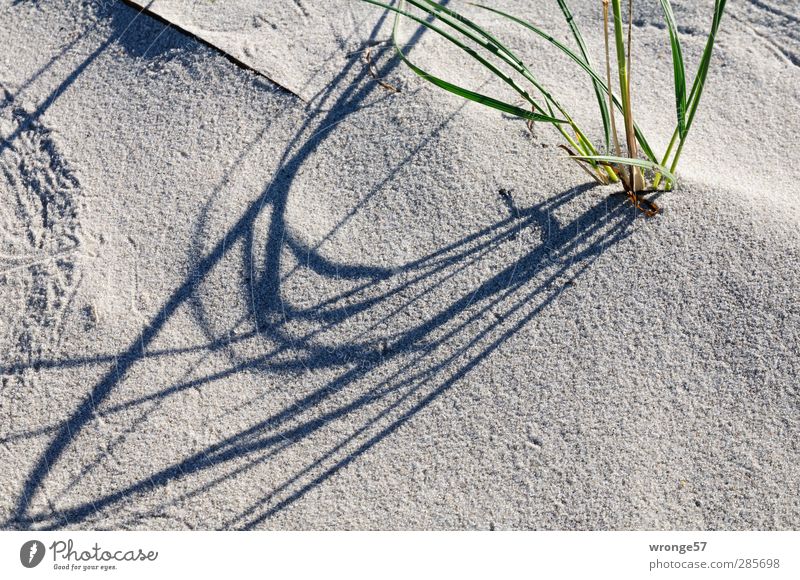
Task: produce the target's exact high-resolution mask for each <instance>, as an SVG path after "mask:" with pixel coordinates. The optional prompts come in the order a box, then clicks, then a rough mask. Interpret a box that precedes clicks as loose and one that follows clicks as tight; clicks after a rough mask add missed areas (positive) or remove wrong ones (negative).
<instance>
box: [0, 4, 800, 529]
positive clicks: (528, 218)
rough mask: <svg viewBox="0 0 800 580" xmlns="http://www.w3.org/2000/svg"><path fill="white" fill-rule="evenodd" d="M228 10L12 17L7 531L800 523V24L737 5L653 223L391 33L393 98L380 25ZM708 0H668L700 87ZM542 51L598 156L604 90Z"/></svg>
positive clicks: (6, 203)
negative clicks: (441, 81) (436, 78)
mask: <svg viewBox="0 0 800 580" xmlns="http://www.w3.org/2000/svg"><path fill="white" fill-rule="evenodd" d="M216 4H220V7H219V10H210V9H209V8H207V7H202V6H201V7H198V8H196V9H193V8H192V7H193V6H195V5H198V6H199V5H200V3H195V2H192V3H188V2H175V1H171V0H170V1H163V2H162V1H160V0H157V1H156V2H155V3H153V6H151V9H153V10H156V11H160V12H159V13H160V14H161V15H162V16H163V17H164V18H172V19H173V20H174V21H175V24H174V25H170V24H164V23H163V22H161V21H159V20H155V19H153V18H151V17H149V16H147V15H144V14H141V15H139V14H138V13H137V11H136V10H135V9H134V8H132V7H131V6H129V5H126V4H123V3H120V2H112V1H105V2H102V1H101V2H73V1H67V0H53V1H50V2H36V1H33V0H31V1H10V0H0V23H2V24H0V45H2V46H5V47H11V50H5V51H3V53H2V56H1V57H0V85H1V86H0V99H2V104H1V105H0V135H2V139H3V140H2V141H0V169H2V180H1V181H0V200H1V202H0V352H2V354H1V355H0V389H1V390H0V455H1V456H2V464H3V466H4V468H3V469H2V470H0V525H2V527H3V528H4V529H19V528H35V529H40V528H47V529H50V528H59V529H60V528H65V529H96V528H102V529H119V530H122V529H570V530H571V529H603V530H607V529H610V530H621V529H708V530H716V529H725V530H737V529H797V527H798V526H799V525H800V494H799V493H798V492H799V491H800V448H799V446H800V443H798V441H800V437H799V435H800V413H798V403H799V402H800V390H799V389H798V379H797V377H798V374H799V373H800V357H799V355H800V352H799V351H800V306H799V305H798V282H800V268H798V265H800V230H799V229H798V223H799V222H800V203H798V196H797V193H796V188H797V183H798V178H800V170H799V169H798V166H799V165H800V164H799V163H798V162H799V161H800V154H798V152H797V148H796V147H795V146H794V144H793V143H794V139H793V136H794V135H795V134H797V132H798V130H800V117H798V115H796V114H795V110H796V109H797V107H798V105H799V104H800V38H799V37H798V33H797V30H798V26H797V24H798V20H799V19H800V16H798V14H797V10H796V8H795V7H793V3H792V2H791V1H788V0H787V1H784V2H779V1H778V0H757V1H756V0H752V1H748V2H737V3H730V8H729V12H728V13H727V14H726V17H725V20H724V21H723V25H722V29H721V31H720V38H719V45H718V47H717V50H716V51H715V55H714V59H713V62H712V68H711V73H710V75H709V80H708V84H707V87H706V91H705V93H704V100H703V103H702V104H701V107H700V112H699V113H698V119H697V121H696V124H695V126H694V127H693V129H692V135H691V137H690V141H689V144H688V145H687V147H686V149H685V151H684V155H683V158H682V162H681V166H680V169H679V171H680V178H681V180H680V184H679V188H678V190H677V191H674V192H670V193H666V194H663V195H660V196H659V197H658V203H659V204H660V205H661V206H662V207H663V209H664V211H663V213H662V214H661V215H659V216H657V217H656V218H652V219H646V218H645V217H644V216H643V215H642V214H640V213H637V212H636V211H634V210H633V209H632V208H631V206H630V204H629V203H627V202H626V201H625V199H624V196H621V195H618V194H616V193H615V192H616V191H617V190H616V189H615V188H614V187H599V186H592V185H591V184H590V183H588V182H587V178H586V175H585V174H584V173H582V172H580V171H579V170H577V168H576V167H575V166H574V165H573V164H572V163H571V162H569V161H568V160H565V159H564V154H563V152H562V151H561V150H560V149H558V148H557V147H556V145H557V144H558V143H559V142H560V141H559V139H558V135H557V133H556V132H555V131H553V130H552V129H551V128H548V127H545V126H540V125H537V126H536V127H535V130H534V134H533V135H531V134H530V133H529V132H528V130H527V128H526V127H525V124H524V123H523V122H520V121H518V120H514V119H511V118H507V117H506V116H504V115H502V114H500V113H497V112H494V111H489V110H487V109H484V108H481V107H480V106H478V105H475V104H465V103H464V102H462V101H461V100H459V99H458V98H456V97H454V96H451V95H448V94H445V93H443V92H442V91H440V90H438V89H436V88H435V87H432V86H431V85H429V84H427V83H425V82H424V81H423V80H421V79H419V78H418V77H415V76H414V75H413V74H412V73H411V72H410V71H409V70H408V69H407V68H405V67H403V66H402V65H401V64H400V63H399V62H398V60H397V59H396V58H395V57H394V56H393V53H392V50H391V49H390V47H389V46H387V45H386V44H385V43H383V44H377V45H376V46H374V47H373V48H372V50H371V52H370V56H371V58H372V60H373V62H374V64H375V66H376V70H377V72H378V75H379V76H380V78H381V79H382V80H383V81H384V82H387V83H390V84H391V85H393V86H396V87H397V88H399V89H400V91H401V92H399V93H393V92H390V91H388V90H386V89H385V88H384V87H383V86H381V84H379V83H378V82H377V80H376V79H375V78H373V76H372V75H371V74H370V73H369V69H368V67H367V65H366V63H365V62H364V61H363V58H362V56H363V50H364V48H365V47H367V46H370V45H372V44H374V43H376V42H379V41H385V40H387V39H388V38H389V36H388V35H389V29H388V26H387V21H386V20H385V19H384V20H382V15H381V12H380V11H379V10H377V9H375V10H371V9H370V10H366V9H365V8H364V7H363V6H360V5H357V3H355V2H342V3H341V4H342V5H344V6H346V8H342V9H340V10H338V11H337V10H335V8H336V7H335V6H334V9H328V10H329V12H330V13H331V16H330V18H325V16H326V11H325V10H323V8H326V7H329V6H331V5H333V4H336V3H334V2H328V1H326V2H320V3H313V5H312V3H311V2H296V3H295V4H296V5H297V6H298V10H300V12H299V13H298V12H297V11H296V10H294V8H291V10H290V9H286V10H285V11H282V10H279V9H278V8H277V7H267V8H264V7H263V6H261V5H262V4H264V3H255V2H244V1H237V2H228V3H215V7H216ZM267 4H268V5H269V6H272V4H271V3H267ZM285 4H287V5H290V4H292V3H289V2H287V3H285ZM527 4H528V3H525V2H518V1H507V2H503V6H505V7H508V9H509V10H514V9H516V10H517V11H519V12H520V13H524V14H526V15H528V16H530V17H531V18H532V19H536V20H537V21H538V22H541V23H542V24H543V25H546V26H547V27H548V28H549V29H552V30H554V31H555V32H556V33H557V34H558V35H559V36H560V37H561V38H565V39H566V38H567V30H566V27H565V25H564V24H563V22H561V21H560V15H559V13H558V10H557V8H556V6H555V3H553V6H541V7H538V8H530V7H527ZM573 4H575V6H574V11H575V13H576V16H577V17H578V18H579V19H580V21H581V24H582V25H583V26H584V27H585V35H586V37H587V44H588V45H589V47H590V50H591V51H592V53H593V54H595V55H599V54H600V50H601V47H602V37H601V36H600V35H599V34H598V33H597V31H598V30H599V28H598V26H597V25H598V23H599V22H601V21H600V19H599V16H600V15H599V11H598V10H597V6H596V4H597V3H594V2H573ZM638 4H639V5H638V7H637V12H636V17H635V20H634V22H635V24H636V27H635V29H634V34H635V37H634V38H635V42H636V49H637V50H638V55H639V58H640V59H641V61H638V60H637V62H641V64H639V65H638V66H637V67H636V70H638V71H639V72H640V73H641V74H642V75H645V74H646V73H647V74H652V75H653V77H645V76H639V77H637V79H636V81H635V84H634V99H635V100H634V106H635V108H636V111H637V115H638V116H639V119H640V123H641V124H642V126H643V128H644V129H645V130H646V131H647V134H648V136H649V137H650V140H651V142H652V145H653V147H654V148H655V149H656V150H657V151H662V150H663V148H664V146H665V144H666V141H667V140H668V137H669V132H670V131H671V128H672V126H673V122H674V121H673V117H674V109H673V108H672V105H671V103H672V94H671V89H670V77H669V72H670V69H671V64H670V61H669V55H668V48H667V47H668V45H667V38H666V31H665V30H664V29H663V27H661V28H659V27H660V26H661V25H660V24H659V13H658V6H657V3H656V2H649V3H643V2H641V3H638ZM711 4H712V3H711V2H709V1H708V0H703V1H702V2H692V3H689V2H685V3H684V2H680V3H679V2H675V10H676V16H677V18H678V21H679V22H680V23H681V26H682V28H681V34H682V37H681V40H682V41H683V43H684V50H685V52H686V54H687V58H689V60H690V62H692V63H696V59H697V58H698V57H699V54H700V51H701V50H702V46H703V42H704V38H703V35H704V32H705V31H706V30H707V27H708V24H709V20H710V10H709V7H710V5H711ZM303 7H304V8H303ZM326 9H327V8H326ZM303 10H305V11H306V12H307V14H305V15H304V14H303ZM526 11H527V12H526ZM259 15H260V16H263V20H265V21H268V22H272V23H273V24H275V25H276V28H272V26H271V25H267V24H265V23H264V22H262V23H261V24H256V22H257V21H258V22H260V20H259V18H258V17H259ZM278 17H280V18H282V19H281V20H279V21H276V18H278ZM483 18H484V21H486V22H490V23H492V25H493V26H494V28H495V29H496V30H497V31H499V32H500V33H502V34H504V35H505V36H504V37H508V38H509V39H510V40H509V42H511V43H513V45H514V46H515V47H519V50H520V51H521V52H526V53H527V54H531V55H539V54H540V51H541V50H543V45H541V43H538V42H535V41H533V40H531V39H530V37H529V36H528V35H526V34H525V33H524V31H521V30H518V29H516V28H512V27H509V26H508V25H506V24H505V23H503V22H502V21H500V20H498V19H496V18H494V17H488V16H485V15H484V16H483ZM298 21H302V22H304V25H303V27H302V28H301V29H298V28H296V27H295V24H296V23H297V22H298ZM198 23H199V24H198ZM178 27H180V28H182V29H185V30H188V31H190V32H192V33H193V34H195V35H197V37H198V38H200V39H203V40H205V41H208V42H211V43H215V44H218V45H222V44H224V45H225V46H224V47H222V50H223V51H227V52H228V53H229V54H230V55H232V56H234V57H235V58H236V59H240V60H243V61H245V58H246V59H247V60H246V61H245V63H246V64H247V65H248V66H250V67H252V68H253V69H254V70H253V71H251V70H244V69H243V68H242V67H240V66H237V65H236V64H235V63H233V62H231V60H230V58H228V57H226V55H225V54H223V52H222V51H220V50H217V49H215V48H213V47H210V46H208V45H207V44H204V43H203V42H200V41H199V40H197V39H196V38H193V37H192V36H189V35H187V34H185V33H183V32H181V31H180V30H178V29H177V28H178ZM265 29H267V30H265ZM270 30H271V31H272V32H270ZM404 34H405V38H406V39H407V40H408V41H410V42H412V47H411V54H412V55H413V56H414V58H415V59H416V60H417V62H419V63H421V64H422V63H424V64H425V65H426V66H431V67H438V68H436V70H437V71H438V72H440V73H442V74H443V75H445V74H450V75H451V77H450V78H459V79H461V80H462V81H463V82H464V83H472V84H473V86H482V87H483V89H484V90H487V91H491V90H497V91H500V94H502V89H501V88H500V87H498V86H497V85H496V84H494V83H493V82H491V81H489V79H487V77H486V76H485V74H484V73H483V72H482V71H481V70H478V69H476V68H475V67H473V66H471V65H469V64H467V63H464V62H461V61H458V60H457V59H455V57H453V58H452V59H451V56H452V55H451V53H449V52H447V50H446V49H444V48H443V47H442V46H441V44H440V43H438V42H435V39H434V38H433V37H432V36H431V35H430V34H416V33H415V31H414V29H413V28H412V27H410V26H406V27H405V28H404ZM280 42H283V44H278V43H280ZM237 47H238V48H237ZM265 47H266V48H265ZM245 49H247V50H248V51H249V52H250V55H249V56H248V55H247V54H246V53H245ZM237 50H241V52H240V53H238V52H237ZM358 51H361V52H358ZM353 53H355V54H353ZM276 55H277V57H276ZM243 57H245V58H243ZM531 58H533V57H531ZM437 59H439V62H436V60H437ZM536 60H537V66H538V68H537V71H539V72H540V74H541V76H542V78H543V80H545V81H546V82H547V83H548V86H552V87H558V89H559V95H561V96H562V97H563V100H564V101H565V102H566V103H568V104H569V105H570V106H571V109H572V110H574V111H575V115H576V116H577V117H579V118H580V119H582V120H585V123H586V124H587V126H589V127H590V128H591V131H592V132H593V134H594V135H596V134H597V131H598V129H599V128H598V127H597V126H596V125H595V124H593V123H594V122H595V117H596V114H595V110H594V107H595V103H594V102H593V95H592V93H591V87H590V86H587V83H586V81H585V78H583V77H582V76H580V75H578V74H575V73H574V71H573V68H571V67H570V65H569V63H567V62H565V61H562V60H558V59H556V60H552V61H551V60H549V59H541V60H539V59H538V58H537V59H536ZM645 63H647V65H645ZM315 64H316V65H317V66H316V67H315ZM453 75H455V76H453ZM267 77H269V78H272V79H273V80H274V81H275V83H273V82H271V81H270V80H268V78H267ZM652 78H656V79H660V80H657V81H653V80H652ZM487 81H488V82H487ZM279 85H280V86H279ZM282 87H283V88H282ZM501 190H502V191H504V192H506V193H504V194H501V193H500V192H501Z"/></svg>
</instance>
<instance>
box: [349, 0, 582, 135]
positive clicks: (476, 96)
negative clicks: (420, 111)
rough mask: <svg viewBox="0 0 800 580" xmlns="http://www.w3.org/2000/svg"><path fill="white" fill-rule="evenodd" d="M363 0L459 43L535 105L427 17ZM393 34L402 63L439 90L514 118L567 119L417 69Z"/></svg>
mask: <svg viewBox="0 0 800 580" xmlns="http://www.w3.org/2000/svg"><path fill="white" fill-rule="evenodd" d="M362 1H364V2H367V3H368V4H373V5H375V6H380V7H381V8H385V9H386V10H390V11H392V12H394V13H396V14H397V15H402V16H404V17H406V18H409V19H410V20H413V21H414V22H417V23H418V24H420V25H422V26H424V27H425V28H427V29H429V30H431V31H433V32H435V33H436V34H439V35H440V36H442V37H443V38H445V39H447V40H449V41H450V42H451V43H453V44H455V45H456V46H458V47H459V48H461V49H462V50H464V51H465V52H466V53H467V54H469V55H470V56H472V57H473V58H474V59H476V60H477V61H478V62H480V63H481V64H482V65H484V66H485V67H486V68H488V69H489V70H490V71H492V72H493V73H494V74H496V75H497V76H498V77H500V78H501V79H502V80H503V81H504V82H506V83H507V84H509V85H510V86H511V87H512V88H513V89H514V90H516V91H517V92H518V93H519V94H520V95H521V96H522V97H523V98H525V99H526V100H527V101H528V102H530V103H532V104H535V101H534V100H533V99H532V97H531V96H530V95H529V94H528V93H527V92H526V91H524V90H523V89H521V88H519V87H518V86H517V84H516V83H515V82H514V81H513V79H511V77H509V76H508V75H506V74H505V73H503V72H502V71H500V70H499V69H497V67H495V66H494V65H493V64H492V63H490V62H489V61H487V60H486V59H484V58H483V57H482V56H480V55H479V54H478V53H477V52H476V51H475V50H473V49H472V48H470V47H468V46H467V45H465V44H464V43H463V42H461V41H459V40H458V39H456V38H455V37H453V36H452V35H450V34H448V33H447V32H445V31H444V30H442V29H441V28H439V27H438V26H436V25H434V24H432V23H430V22H427V21H426V20H424V19H422V18H419V17H418V16H416V15H414V14H411V13H409V12H406V11H404V10H401V9H400V8H397V7H394V6H391V5H389V4H384V3H383V2H378V1H376V0H362ZM396 26H397V20H395V31H396ZM394 36H395V49H396V50H397V53H398V55H399V56H400V58H401V59H402V60H403V62H404V63H405V64H406V65H407V66H408V67H409V68H410V69H411V70H412V71H414V72H415V73H416V74H417V75H419V76H420V77H422V78H423V79H425V80H427V81H429V82H431V83H433V84H434V85H436V86H438V87H440V88H442V89H444V90H446V91H448V92H450V93H453V94H455V95H458V96H460V97H462V98H465V99H468V100H470V101H474V102H476V103H480V104H482V105H485V106H487V107H491V108H493V109H497V110H498V111H502V112H504V113H509V114H511V115H514V116H517V117H520V118H523V119H530V120H533V121H544V122H548V123H553V124H556V125H557V124H559V123H566V122H567V121H565V120H563V119H557V118H555V117H552V116H549V115H544V114H539V113H534V112H531V111H527V110H525V109H522V108H520V107H516V106H514V105H512V104H510V103H506V102H504V101H500V100H499V99H495V98H493V97H490V96H488V95H484V94H481V93H478V92H476V91H471V90H469V89H466V88H464V87H460V86H458V85H455V84H453V83H450V82H448V81H445V80H444V79H441V78H439V77H436V76H434V75H432V74H430V73H428V72H426V71H425V70H423V69H421V68H419V67H418V66H416V65H415V64H414V63H412V62H411V61H410V60H409V59H408V58H407V57H406V55H405V54H404V53H403V51H402V50H401V49H400V45H399V44H398V43H397V39H396V35H394Z"/></svg>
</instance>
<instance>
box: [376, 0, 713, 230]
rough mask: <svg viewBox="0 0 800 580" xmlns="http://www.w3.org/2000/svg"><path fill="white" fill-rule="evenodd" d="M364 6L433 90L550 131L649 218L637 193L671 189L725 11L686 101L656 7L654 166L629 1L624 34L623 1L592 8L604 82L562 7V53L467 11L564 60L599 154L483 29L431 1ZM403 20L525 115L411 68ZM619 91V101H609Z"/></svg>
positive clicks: (519, 21)
mask: <svg viewBox="0 0 800 580" xmlns="http://www.w3.org/2000/svg"><path fill="white" fill-rule="evenodd" d="M362 1H363V2H367V3H368V4H373V5H376V6H380V7H382V8H385V9H386V10H390V11H392V12H394V13H395V20H394V27H393V32H392V36H393V40H394V44H395V49H396V51H397V54H398V55H399V56H400V58H401V59H402V60H403V62H404V63H405V64H406V65H408V67H409V68H410V69H411V70H412V71H414V72H415V73H416V74H418V75H419V76H420V77H422V78H424V79H425V80H427V81H429V82H431V83H433V84H434V85H436V86H438V87H440V88H442V89H444V90H446V91H448V92H450V93H453V94H455V95H458V96H460V97H462V98H465V99H468V100H471V101H474V102H477V103H480V104H482V105H484V106H487V107H491V108H493V109H497V110H499V111H502V112H504V113H507V114H510V115H514V116H517V117H520V118H522V119H526V120H528V121H540V122H545V123H549V124H551V125H552V126H553V127H554V128H555V129H556V130H557V131H558V132H559V133H560V134H561V136H562V137H563V138H564V140H565V141H566V144H564V145H562V148H563V149H565V150H566V151H567V152H568V153H569V155H570V157H571V158H572V159H573V160H575V161H576V162H577V163H578V164H580V165H581V166H582V167H583V169H584V170H586V171H587V172H588V173H589V174H590V175H591V176H592V177H593V178H594V179H596V180H597V181H598V182H599V183H603V184H607V183H616V182H621V183H622V186H623V188H624V190H625V192H626V193H627V194H628V196H629V197H630V199H631V201H632V202H633V203H634V205H635V206H636V207H637V208H639V209H641V210H642V211H644V212H645V213H646V214H647V215H653V214H654V213H657V211H658V206H656V205H655V204H654V203H652V202H646V200H644V199H643V198H642V196H641V193H642V192H643V191H645V190H650V191H652V190H655V189H659V188H660V187H663V189H671V188H672V187H673V185H674V184H675V181H676V178H675V171H676V168H677V165H678V160H679V159H680V156H681V152H682V151H683V147H684V144H685V143H686V138H687V136H688V134H689V129H690V128H691V126H692V122H693V121H694V117H695V114H696V112H697V108H698V105H699V103H700V97H701V95H702V92H703V86H704V85H705V81H706V77H707V74H708V68H709V66H710V63H711V53H712V51H713V48H714V42H715V40H716V35H717V31H718V29H719V25H720V21H721V20H722V14H723V12H724V10H725V4H726V0H715V3H714V13H713V17H712V23H711V30H710V32H709V35H708V39H707V41H706V45H705V49H704V50H703V54H702V57H701V59H700V64H699V66H698V70H697V73H696V75H695V77H694V81H693V83H692V88H691V90H690V91H689V92H688V94H687V86H686V72H685V63H684V59H683V52H682V50H681V44H680V38H679V36H678V30H677V24H676V22H675V16H674V14H673V11H672V6H671V4H670V2H669V0H660V4H661V9H662V12H663V16H664V20H665V22H666V28H667V30H668V33H669V42H670V49H671V53H672V64H673V79H672V80H673V86H674V93H675V113H676V125H675V130H674V132H673V134H672V138H671V140H670V142H669V146H668V147H667V150H666V153H665V154H664V155H663V156H662V157H661V158H660V160H659V157H657V156H656V154H655V153H654V152H653V150H652V148H651V147H650V145H649V143H648V142H647V139H645V136H644V134H643V133H642V131H641V130H640V129H639V127H638V126H637V124H636V122H635V119H634V112H633V103H632V98H631V90H630V87H631V84H630V83H631V74H632V65H633V60H632V57H631V46H632V27H631V16H630V15H631V12H632V9H633V0H628V3H627V16H628V18H627V26H626V22H625V21H624V20H623V15H622V9H623V7H622V0H597V2H598V4H599V5H600V8H601V9H602V10H603V15H604V31H603V32H604V35H605V38H606V53H605V65H606V66H605V71H603V72H604V73H605V78H603V76H602V75H601V74H600V73H598V72H597V70H596V69H595V66H594V64H593V62H592V60H591V58H590V55H589V54H588V51H587V48H586V44H585V42H584V40H583V36H582V34H581V31H580V28H579V26H578V24H577V22H576V21H575V19H574V17H573V15H572V12H571V11H570V9H569V7H568V6H567V2H566V0H556V3H557V4H558V7H559V9H560V11H561V13H562V14H563V16H564V19H565V20H566V22H567V24H568V26H569V29H570V32H571V35H572V38H573V40H574V43H575V45H576V47H577V49H572V48H570V47H568V46H567V45H565V44H564V43H562V42H560V41H558V40H556V39H555V38H553V37H552V36H551V35H549V34H548V33H547V32H545V31H543V30H542V29H541V28H539V27H538V26H536V25H535V24H533V23H531V22H529V21H527V20H525V19H523V18H520V17H518V16H515V15H512V14H508V13H506V12H504V11H502V10H499V9H498V8H495V7H491V6H487V5H483V4H478V3H470V4H471V5H472V6H475V7H477V8H480V9H482V10H485V11H487V12H490V13H492V14H495V15H497V16H500V17H502V18H504V19H507V20H509V21H510V22H513V23H515V24H516V25H519V26H521V27H523V28H525V29H526V30H528V31H529V32H531V33H533V34H536V35H537V36H539V37H541V38H543V39H545V40H546V41H547V42H549V43H550V44H551V45H553V46H554V47H556V48H557V49H558V50H559V51H561V52H562V53H564V54H565V55H566V56H568V57H569V58H570V59H571V60H572V61H573V62H574V63H575V64H576V65H577V67H578V68H579V69H580V70H581V71H582V72H583V73H585V74H586V75H587V76H588V77H589V79H590V80H591V83H592V86H593V88H594V93H595V97H596V100H597V106H598V111H599V114H600V118H601V120H602V125H603V147H601V148H598V147H597V146H595V145H594V143H593V142H592V141H591V140H590V139H589V137H588V136H587V134H586V132H585V131H583V130H582V129H581V127H580V126H579V125H578V124H577V122H576V121H575V120H574V118H573V117H572V116H571V115H570V114H569V113H568V111H567V110H566V109H565V108H564V107H563V106H562V105H561V104H560V103H559V101H558V100H557V99H556V97H555V96H554V95H553V94H552V93H551V92H550V91H549V90H547V89H546V88H545V87H544V86H543V85H542V83H541V82H540V81H539V80H538V79H537V78H536V76H535V75H534V73H533V72H532V71H531V69H530V68H529V67H528V66H527V65H526V64H525V62H524V61H523V60H522V59H521V58H520V57H519V56H518V55H517V54H516V53H515V52H514V51H512V50H511V49H510V48H508V46H507V45H506V44H504V43H503V42H501V41H500V40H499V39H498V38H496V37H495V36H494V35H493V34H492V33H491V32H489V31H488V30H487V29H486V28H485V27H483V26H481V25H479V24H477V23H476V22H474V21H473V20H471V19H469V18H467V17H466V16H464V15H463V14H462V13H460V12H458V11H456V10H453V9H452V8H449V7H448V6H444V5H441V4H439V3H437V2H434V1H433V0H399V1H398V2H394V3H392V4H387V3H386V2H383V1H381V0H362ZM609 3H610V6H609ZM409 5H410V6H412V7H413V8H415V9H416V11H413V12H412V11H411V10H409V8H408V6H409ZM609 9H610V14H609ZM402 18H406V19H408V20H411V21H413V22H416V23H417V24H418V25H420V26H424V27H425V28H427V29H429V30H431V31H432V32H434V33H436V34H437V35H439V36H441V37H442V38H444V39H445V40H447V41H448V42H450V43H452V44H453V45H455V46H456V47H458V48H459V49H461V50H462V51H464V52H465V53H466V54H468V55H469V56H470V57H471V58H473V59H474V60H476V61H477V62H478V63H479V64H480V65H481V66H483V67H484V68H486V69H487V70H489V71H490V72H491V73H492V74H493V75H495V76H496V77H498V78H499V79H500V80H502V81H503V83H505V84H506V85H508V86H509V87H511V89H512V90H513V91H514V92H515V93H517V94H518V95H519V97H520V98H521V99H522V101H524V103H525V108H523V107H520V106H518V105H517V104H514V103H509V102H506V101H503V100H501V99H497V98H494V97H491V96H489V95H485V94H482V93H479V92H476V91H473V90H470V89H467V88H464V87H461V86H458V85H456V84H454V83H451V82H449V81H446V80H444V79H442V78H439V77H437V76H435V75H433V74H431V73H430V72H428V71H425V70H423V69H422V68H420V67H418V66H417V65H415V64H414V63H413V62H411V61H410V60H409V58H408V57H407V56H406V54H405V53H404V52H403V49H402V48H401V45H400V43H399V42H398V28H399V22H400V20H401V19H402ZM610 23H611V24H610ZM611 28H613V31H612V30H610V29H611ZM612 36H613V38H612ZM626 36H627V39H626ZM626 40H627V43H626ZM610 45H612V46H613V48H614V55H613V57H614V59H615V61H616V69H617V73H618V84H619V86H618V88H617V89H615V88H614V87H613V84H612V78H611V64H612V55H611V50H610ZM642 68H644V67H642ZM617 91H618V93H617V94H618V95H619V97H618V96H617V94H615V92H617ZM617 114H620V115H621V116H622V127H623V130H624V137H625V139H624V142H625V146H626V151H623V150H622V147H621V146H620V139H619V136H618V134H617V125H616V115H617ZM612 147H613V148H612ZM673 151H674V154H673ZM648 176H649V179H648Z"/></svg>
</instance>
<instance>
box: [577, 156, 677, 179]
mask: <svg viewBox="0 0 800 580" xmlns="http://www.w3.org/2000/svg"><path fill="white" fill-rule="evenodd" d="M573 157H575V158H576V159H583V160H586V161H597V162H599V163H602V164H617V165H628V166H632V167H640V168H642V169H652V170H654V171H658V172H659V173H661V174H663V175H664V177H666V178H667V179H671V180H672V181H675V176H674V175H673V174H672V172H671V171H669V170H668V169H667V168H666V167H664V166H663V165H660V164H659V163H653V162H652V161H648V160H647V159H633V158H631V157H617V156H616V155H574V156H573Z"/></svg>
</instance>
